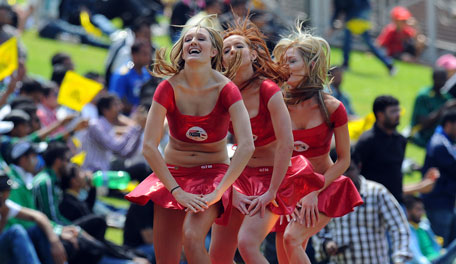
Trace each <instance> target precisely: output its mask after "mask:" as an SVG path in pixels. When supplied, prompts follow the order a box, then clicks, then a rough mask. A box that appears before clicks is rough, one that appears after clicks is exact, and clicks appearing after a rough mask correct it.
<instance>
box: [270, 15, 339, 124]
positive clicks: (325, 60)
mask: <svg viewBox="0 0 456 264" xmlns="http://www.w3.org/2000/svg"><path fill="white" fill-rule="evenodd" d="M301 26H302V24H298V25H297V27H296V32H295V33H293V34H291V35H290V36H288V37H286V38H283V39H281V40H280V41H279V43H277V45H276V47H275V48H274V51H273V55H274V58H275V60H277V61H278V62H279V64H280V65H282V66H285V60H286V58H285V53H286V51H287V50H289V49H290V48H295V49H296V50H297V51H298V52H299V54H300V55H301V57H302V59H303V60H304V64H305V67H306V73H307V75H306V76H305V77H304V78H303V80H302V81H301V82H300V83H299V84H298V85H297V86H296V87H295V88H293V89H290V87H289V86H285V96H284V99H285V103H286V104H287V105H296V104H299V103H300V102H302V101H305V100H307V99H310V98H312V97H314V96H317V99H318V105H319V108H320V111H321V112H322V114H323V117H324V118H325V122H326V123H327V124H328V126H330V127H332V124H331V122H330V119H329V112H328V109H327V107H326V105H325V103H324V98H323V89H324V88H325V87H329V84H330V83H331V80H330V78H329V74H328V70H329V67H330V54H331V50H330V47H329V44H328V42H327V41H326V40H324V39H323V38H321V37H316V36H313V35H312V34H310V33H305V32H302V31H301ZM284 68H285V67H284Z"/></svg>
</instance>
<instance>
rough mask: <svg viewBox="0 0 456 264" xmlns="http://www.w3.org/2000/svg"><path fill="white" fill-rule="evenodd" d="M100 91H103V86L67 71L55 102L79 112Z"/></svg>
mask: <svg viewBox="0 0 456 264" xmlns="http://www.w3.org/2000/svg"><path fill="white" fill-rule="evenodd" d="M101 89H103V85H101V84H100V83H97V82H96V81H92V80H90V79H87V78H85V77H83V76H80V75H78V74H77V73H75V72H73V71H68V72H67V73H66V74H65V77H64V78H63V82H62V85H61V86H60V91H59V96H58V97H57V102H58V103H59V104H61V105H64V106H66V107H68V108H71V109H73V110H76V111H79V112H80V111H81V110H82V108H83V107H84V106H85V105H86V104H87V103H89V102H90V101H92V99H93V98H94V97H95V95H97V93H98V92H99V91H100V90H101Z"/></svg>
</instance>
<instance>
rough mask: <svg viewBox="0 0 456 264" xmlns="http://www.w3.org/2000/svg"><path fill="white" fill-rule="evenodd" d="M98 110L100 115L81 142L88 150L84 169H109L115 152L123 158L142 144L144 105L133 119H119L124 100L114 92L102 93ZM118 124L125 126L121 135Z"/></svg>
mask: <svg viewBox="0 0 456 264" xmlns="http://www.w3.org/2000/svg"><path fill="white" fill-rule="evenodd" d="M97 109H98V113H99V115H100V117H99V118H98V120H96V121H95V122H93V123H91V124H90V125H89V128H88V129H87V133H86V135H85V136H84V140H83V145H82V147H83V150H85V151H86V153H87V156H86V158H85V161H84V164H83V168H85V169H88V170H90V171H96V170H109V169H110V162H111V158H112V156H113V154H115V155H118V156H120V157H123V158H124V157H129V156H130V155H132V154H133V153H134V152H135V151H136V150H137V149H138V147H139V142H140V140H141V134H142V131H143V129H144V126H145V124H146V113H145V111H142V110H141V108H140V109H138V111H136V112H135V114H134V116H133V120H126V121H124V123H122V122H121V121H119V116H120V114H119V112H120V109H121V102H120V100H119V99H118V98H117V96H115V95H112V94H108V95H103V96H101V97H100V99H99V100H98V102H97ZM125 122H127V123H125ZM116 125H123V127H124V128H125V129H124V130H125V132H124V133H123V134H122V135H121V136H117V135H116V130H115V126H116Z"/></svg>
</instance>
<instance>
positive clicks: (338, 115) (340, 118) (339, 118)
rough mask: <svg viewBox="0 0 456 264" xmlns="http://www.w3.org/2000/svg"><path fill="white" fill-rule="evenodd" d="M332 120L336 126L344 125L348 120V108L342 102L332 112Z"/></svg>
mask: <svg viewBox="0 0 456 264" xmlns="http://www.w3.org/2000/svg"><path fill="white" fill-rule="evenodd" d="M330 120H331V123H333V124H334V127H340V126H343V125H345V124H346V123H347V122H348V116H347V110H345V106H344V104H343V103H340V104H339V106H338V107H337V109H336V111H334V112H333V113H332V114H331V117H330Z"/></svg>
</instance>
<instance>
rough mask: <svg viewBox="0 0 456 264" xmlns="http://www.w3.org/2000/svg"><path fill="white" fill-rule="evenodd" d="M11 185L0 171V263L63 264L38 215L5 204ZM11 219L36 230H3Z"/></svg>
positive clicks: (50, 233)
mask: <svg viewBox="0 0 456 264" xmlns="http://www.w3.org/2000/svg"><path fill="white" fill-rule="evenodd" d="M12 184H13V183H12V181H11V180H10V179H9V178H8V176H6V174H5V173H4V172H3V171H0V256H2V257H1V258H0V263H2V264H3V263H5V264H7V263H17V264H39V263H56V264H57V263H63V262H65V261H66V260H67V256H66V253H65V248H64V247H63V244H62V242H61V241H60V239H59V237H58V236H57V235H56V234H55V233H54V231H53V229H52V225H51V223H50V222H49V220H48V219H47V218H46V216H45V215H43V214H42V213H40V212H38V211H35V210H31V209H28V208H24V207H22V206H20V205H18V204H17V203H15V202H13V201H11V200H9V199H8V198H9V195H10V192H11V185H12ZM12 218H17V219H22V220H28V221H31V222H33V223H36V224H37V225H36V226H32V227H31V228H29V229H27V230H25V229H24V227H23V226H21V225H18V224H15V225H12V226H10V227H9V228H8V229H6V230H5V229H4V228H5V225H6V222H7V221H8V220H10V219H12Z"/></svg>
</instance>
